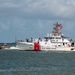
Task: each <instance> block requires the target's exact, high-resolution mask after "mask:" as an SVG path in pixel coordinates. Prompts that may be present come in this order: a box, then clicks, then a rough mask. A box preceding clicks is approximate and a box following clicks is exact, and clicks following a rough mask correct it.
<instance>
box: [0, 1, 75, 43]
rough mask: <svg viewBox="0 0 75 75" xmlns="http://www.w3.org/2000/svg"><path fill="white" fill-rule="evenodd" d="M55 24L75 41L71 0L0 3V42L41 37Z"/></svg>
mask: <svg viewBox="0 0 75 75" xmlns="http://www.w3.org/2000/svg"><path fill="white" fill-rule="evenodd" d="M56 22H58V23H59V24H62V25H63V28H62V30H61V32H62V33H63V34H64V36H68V37H70V38H72V39H75V0H0V42H14V41H15V38H16V39H18V40H25V39H26V38H39V37H41V38H43V37H44V36H45V35H46V34H47V33H52V28H53V26H54V24H55V23H56Z"/></svg>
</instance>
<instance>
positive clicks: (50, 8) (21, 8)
mask: <svg viewBox="0 0 75 75" xmlns="http://www.w3.org/2000/svg"><path fill="white" fill-rule="evenodd" d="M74 8H75V0H20V1H15V0H7V1H6V0H3V1H2V0H1V1H0V14H2V13H3V14H4V15H6V17H7V15H8V16H9V17H11V16H14V17H22V18H26V19H27V18H28V19H29V18H31V19H34V18H36V19H37V18H38V19H39V18H42V19H43V18H44V19H51V18H56V19H57V18H59V19H74V18H75V16H74V13H75V9H74ZM1 17H2V16H1Z"/></svg>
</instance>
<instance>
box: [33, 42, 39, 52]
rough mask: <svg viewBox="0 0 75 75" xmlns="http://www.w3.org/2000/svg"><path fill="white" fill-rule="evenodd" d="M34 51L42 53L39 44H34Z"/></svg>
mask: <svg viewBox="0 0 75 75" xmlns="http://www.w3.org/2000/svg"><path fill="white" fill-rule="evenodd" d="M34 51H40V45H39V44H38V43H34Z"/></svg>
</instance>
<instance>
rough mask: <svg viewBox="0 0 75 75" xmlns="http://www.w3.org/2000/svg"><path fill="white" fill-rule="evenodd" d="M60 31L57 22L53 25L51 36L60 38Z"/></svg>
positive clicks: (60, 26)
mask: <svg viewBox="0 0 75 75" xmlns="http://www.w3.org/2000/svg"><path fill="white" fill-rule="evenodd" d="M61 29H62V25H61V24H58V22H57V23H56V24H54V28H53V32H52V35H54V36H60V35H61V32H60V30H61Z"/></svg>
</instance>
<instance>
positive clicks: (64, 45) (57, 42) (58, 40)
mask: <svg viewBox="0 0 75 75" xmlns="http://www.w3.org/2000/svg"><path fill="white" fill-rule="evenodd" d="M61 29H62V25H61V24H58V22H57V23H56V24H54V28H53V32H52V33H51V34H47V35H46V36H45V37H44V38H43V39H41V38H39V39H32V38H31V39H26V41H25V42H17V45H16V47H17V48H18V49H19V50H29V51H31V50H34V51H75V46H74V42H73V41H72V40H70V39H68V37H64V35H62V34H61V32H60V30H61Z"/></svg>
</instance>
